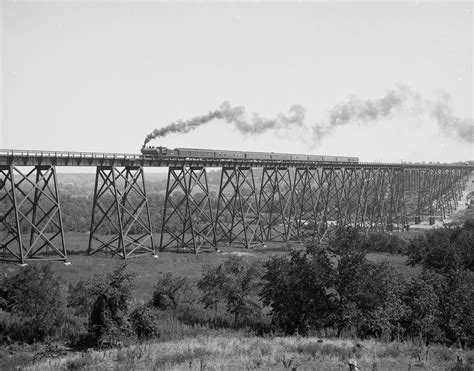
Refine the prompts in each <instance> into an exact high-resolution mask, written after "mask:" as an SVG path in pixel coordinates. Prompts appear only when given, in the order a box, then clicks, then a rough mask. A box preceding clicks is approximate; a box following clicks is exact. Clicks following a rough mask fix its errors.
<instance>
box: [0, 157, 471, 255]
mask: <svg viewBox="0 0 474 371" xmlns="http://www.w3.org/2000/svg"><path fill="white" fill-rule="evenodd" d="M56 166H88V167H96V177H95V187H94V195H93V204H92V210H91V225H90V232H89V246H88V254H89V255H94V254H99V253H106V254H112V255H116V256H119V257H121V258H123V259H126V258H130V257H135V256H142V255H147V254H149V255H154V256H156V253H157V251H163V250H170V249H177V250H189V251H192V252H194V253H197V252H199V251H200V250H202V249H216V250H217V249H218V247H219V246H222V245H223V244H226V245H227V244H229V245H232V246H236V247H244V248H248V247H251V246H253V245H262V244H264V243H265V242H266V241H290V240H296V241H301V242H304V243H315V242H320V241H321V240H323V239H324V238H326V237H327V236H328V235H329V234H330V233H331V231H332V230H333V229H334V228H333V227H334V226H358V227H361V228H363V229H364V230H367V231H371V230H378V231H388V232H391V231H397V230H398V231H400V230H403V229H408V228H409V226H410V225H411V224H419V223H421V222H423V221H424V220H427V221H428V222H429V223H430V224H434V223H435V219H444V218H446V216H448V215H449V214H451V213H452V212H453V211H454V210H455V209H456V208H457V207H458V204H459V201H460V200H461V195H462V192H463V189H464V188H465V186H466V182H467V180H468V177H469V175H470V174H471V173H472V171H473V170H474V167H472V166H468V165H452V164H405V163H403V164H391V163H349V162H348V163H344V162H337V163H331V162H308V161H270V160H258V161H249V160H230V159H202V158H173V157H153V156H144V155H138V154H114V153H112V154H110V153H86V152H50V151H26V150H23V151H22V150H0V260H3V261H12V262H18V263H21V264H24V263H27V262H28V261H31V260H60V261H67V249H66V241H65V236H64V228H63V221H62V215H61V203H60V196H59V191H58V183H57V174H56ZM145 167H167V168H168V180H167V186H166V196H165V204H164V209H163V211H162V212H163V215H162V223H161V225H160V226H152V223H151V217H150V205H149V200H148V198H147V193H146V189H145V174H144V168H145ZM209 168H220V170H221V172H220V182H219V189H218V191H217V192H215V191H210V187H209V184H208V180H207V175H208V171H209V170H208V169H209ZM104 231H107V233H104ZM154 231H155V232H159V233H160V236H159V242H158V241H155V240H154V236H153V232H154ZM155 239H156V235H155Z"/></svg>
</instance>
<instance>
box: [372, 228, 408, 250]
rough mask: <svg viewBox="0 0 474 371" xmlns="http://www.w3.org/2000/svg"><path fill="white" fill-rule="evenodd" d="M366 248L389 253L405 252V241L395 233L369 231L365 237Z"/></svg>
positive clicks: (406, 245)
mask: <svg viewBox="0 0 474 371" xmlns="http://www.w3.org/2000/svg"><path fill="white" fill-rule="evenodd" d="M365 244H366V249H367V251H370V252H388V253H390V254H405V253H406V251H407V247H408V244H407V242H406V241H405V240H404V239H402V238H400V237H399V236H397V235H395V234H389V233H383V232H371V233H369V234H368V235H367V237H366V242H365Z"/></svg>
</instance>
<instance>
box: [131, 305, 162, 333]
mask: <svg viewBox="0 0 474 371" xmlns="http://www.w3.org/2000/svg"><path fill="white" fill-rule="evenodd" d="M129 321H130V323H131V324H132V328H133V330H134V332H135V334H136V335H137V336H138V338H139V339H140V340H142V339H148V338H151V337H153V336H157V335H159V330H158V321H157V319H156V317H155V315H154V314H153V312H152V311H151V310H150V308H149V307H147V306H145V305H142V306H140V307H138V308H136V309H135V310H134V311H132V313H130V317H129Z"/></svg>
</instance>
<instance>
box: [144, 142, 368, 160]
mask: <svg viewBox="0 0 474 371" xmlns="http://www.w3.org/2000/svg"><path fill="white" fill-rule="evenodd" d="M141 152H142V153H143V154H144V155H147V156H155V157H162V156H166V157H179V158H214V159H229V160H234V159H235V160H264V161H265V160H271V161H311V162H354V163H358V162H359V158H358V157H344V156H325V155H324V156H322V155H298V154H290V153H274V152H242V151H226V150H213V149H198V148H175V149H170V148H166V147H153V146H147V147H142V149H141Z"/></svg>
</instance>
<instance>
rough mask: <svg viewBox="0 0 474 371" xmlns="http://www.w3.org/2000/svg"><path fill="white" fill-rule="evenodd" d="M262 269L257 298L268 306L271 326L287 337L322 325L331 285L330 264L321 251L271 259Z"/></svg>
mask: <svg viewBox="0 0 474 371" xmlns="http://www.w3.org/2000/svg"><path fill="white" fill-rule="evenodd" d="M264 267H265V273H264V275H263V285H262V290H261V291H260V296H261V298H262V301H263V303H264V304H265V305H268V306H270V307H271V313H272V317H273V322H274V324H275V325H277V326H278V327H279V328H281V329H282V330H283V331H284V332H285V333H288V334H292V333H295V332H296V333H299V334H306V333H308V331H309V330H310V329H311V328H313V327H322V326H324V324H325V323H324V316H325V315H326V314H327V313H328V311H329V309H330V294H329V292H328V289H329V288H330V286H331V267H330V262H329V258H328V256H327V255H326V254H325V253H324V252H322V251H320V252H317V253H316V254H311V253H309V252H308V251H306V252H302V251H296V250H295V251H292V252H291V254H290V259H288V258H286V257H274V258H272V259H270V260H269V261H268V262H266V263H265V265H264Z"/></svg>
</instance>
